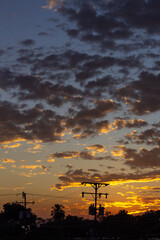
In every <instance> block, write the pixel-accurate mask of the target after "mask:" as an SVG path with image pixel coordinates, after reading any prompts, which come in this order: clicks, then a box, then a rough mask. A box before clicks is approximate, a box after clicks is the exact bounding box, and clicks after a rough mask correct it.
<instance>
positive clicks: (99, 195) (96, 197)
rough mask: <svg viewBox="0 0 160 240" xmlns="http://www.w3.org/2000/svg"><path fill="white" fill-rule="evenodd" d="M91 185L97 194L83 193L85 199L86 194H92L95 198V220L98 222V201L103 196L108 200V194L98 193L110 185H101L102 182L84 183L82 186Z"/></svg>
mask: <svg viewBox="0 0 160 240" xmlns="http://www.w3.org/2000/svg"><path fill="white" fill-rule="evenodd" d="M87 184H88V185H91V186H92V187H93V188H94V190H95V192H94V193H90V192H82V197H84V195H85V194H90V195H92V196H93V198H94V220H95V222H96V220H97V200H98V197H99V198H100V197H101V195H105V196H106V198H107V196H108V193H98V189H99V188H100V187H101V186H108V185H109V184H108V183H100V182H82V185H84V186H85V185H87Z"/></svg>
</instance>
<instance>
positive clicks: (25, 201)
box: [17, 192, 35, 233]
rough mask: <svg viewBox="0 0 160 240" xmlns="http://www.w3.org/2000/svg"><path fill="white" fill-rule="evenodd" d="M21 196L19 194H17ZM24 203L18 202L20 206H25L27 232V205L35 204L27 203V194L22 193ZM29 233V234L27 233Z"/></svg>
mask: <svg viewBox="0 0 160 240" xmlns="http://www.w3.org/2000/svg"><path fill="white" fill-rule="evenodd" d="M17 195H19V194H17ZM22 199H23V201H22V202H18V203H19V204H23V205H24V226H25V231H26V230H27V208H26V207H27V204H34V203H35V202H34V201H32V202H27V193H25V192H22ZM26 233H27V232H26Z"/></svg>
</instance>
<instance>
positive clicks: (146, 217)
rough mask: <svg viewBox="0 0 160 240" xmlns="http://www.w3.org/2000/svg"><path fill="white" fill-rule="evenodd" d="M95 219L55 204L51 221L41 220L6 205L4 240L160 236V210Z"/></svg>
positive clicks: (1, 222) (0, 217)
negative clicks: (66, 212) (69, 211)
mask: <svg viewBox="0 0 160 240" xmlns="http://www.w3.org/2000/svg"><path fill="white" fill-rule="evenodd" d="M97 219H98V220H97V221H96V222H95V221H94V220H89V219H84V218H82V217H78V216H73V215H67V216H66V214H65V208H64V206H63V205H60V204H55V205H54V206H53V207H52V209H51V214H50V218H49V219H47V220H45V219H42V218H38V217H37V216H36V215H35V214H34V213H32V210H31V209H30V208H27V209H25V207H24V206H23V205H21V204H19V203H16V202H15V203H6V204H4V205H3V210H2V211H1V213H0V236H1V237H2V239H18V240H21V239H32V240H34V239H40V240H42V239H44V240H45V239H48V240H50V239H55V240H64V239H65V240H66V239H76V238H83V239H92V238H96V239H123V240H124V239H127V240H129V239H131V240H136V239H137V240H138V239H149V238H150V239H151V237H157V238H158V237H160V210H158V211H154V210H150V211H146V212H145V213H144V214H142V215H137V216H133V215H130V214H128V212H127V211H126V210H124V209H123V210H120V211H119V212H118V213H117V214H115V215H112V214H111V213H110V212H108V213H107V214H106V215H105V216H100V217H99V218H97Z"/></svg>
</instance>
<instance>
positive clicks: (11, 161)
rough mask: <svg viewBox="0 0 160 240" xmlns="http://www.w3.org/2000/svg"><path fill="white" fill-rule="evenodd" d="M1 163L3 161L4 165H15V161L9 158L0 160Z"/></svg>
mask: <svg viewBox="0 0 160 240" xmlns="http://www.w3.org/2000/svg"><path fill="white" fill-rule="evenodd" d="M2 161H3V162H4V163H15V162H16V161H15V160H13V159H10V158H2Z"/></svg>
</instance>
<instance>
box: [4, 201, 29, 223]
mask: <svg viewBox="0 0 160 240" xmlns="http://www.w3.org/2000/svg"><path fill="white" fill-rule="evenodd" d="M24 210H25V208H24V206H23V205H21V204H19V203H16V202H15V203H6V204H4V205H3V211H2V213H1V214H2V217H3V218H4V219H6V220H11V219H12V220H14V221H15V220H19V214H20V212H24Z"/></svg>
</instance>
